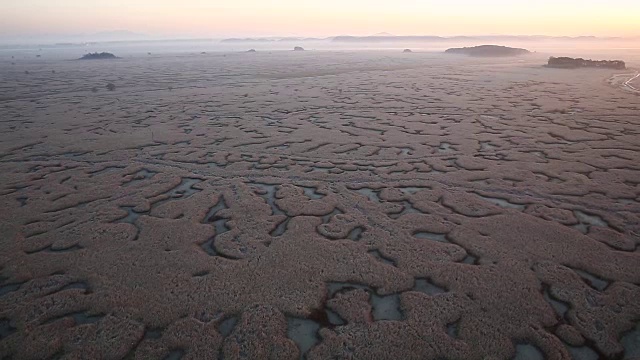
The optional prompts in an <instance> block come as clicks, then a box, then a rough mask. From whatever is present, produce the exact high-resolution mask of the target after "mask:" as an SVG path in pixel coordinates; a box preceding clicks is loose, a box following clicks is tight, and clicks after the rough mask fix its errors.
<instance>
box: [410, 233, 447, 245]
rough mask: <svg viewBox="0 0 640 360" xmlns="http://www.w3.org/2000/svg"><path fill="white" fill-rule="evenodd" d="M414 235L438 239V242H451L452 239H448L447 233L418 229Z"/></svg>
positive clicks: (421, 237)
mask: <svg viewBox="0 0 640 360" xmlns="http://www.w3.org/2000/svg"><path fill="white" fill-rule="evenodd" d="M413 236H414V237H416V238H418V239H429V240H433V241H438V242H444V243H450V241H449V240H447V235H446V234H439V233H432V232H428V231H418V232H416V233H413Z"/></svg>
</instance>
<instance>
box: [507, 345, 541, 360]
mask: <svg viewBox="0 0 640 360" xmlns="http://www.w3.org/2000/svg"><path fill="white" fill-rule="evenodd" d="M513 360H544V355H543V354H542V352H540V350H539V349H538V348H537V347H535V346H533V345H530V344H519V345H516V356H515V357H514V358H513Z"/></svg>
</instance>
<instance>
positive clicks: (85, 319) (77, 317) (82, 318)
mask: <svg viewBox="0 0 640 360" xmlns="http://www.w3.org/2000/svg"><path fill="white" fill-rule="evenodd" d="M67 316H71V317H73V320H74V321H75V322H76V324H78V325H82V324H94V323H97V322H98V321H100V319H102V318H103V317H104V315H102V314H98V315H88V314H87V313H86V312H80V313H73V314H69V315H67Z"/></svg>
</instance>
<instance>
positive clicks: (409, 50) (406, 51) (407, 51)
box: [403, 49, 413, 53]
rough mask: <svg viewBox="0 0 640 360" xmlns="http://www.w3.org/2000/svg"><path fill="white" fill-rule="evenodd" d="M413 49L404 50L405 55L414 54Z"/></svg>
mask: <svg viewBox="0 0 640 360" xmlns="http://www.w3.org/2000/svg"><path fill="white" fill-rule="evenodd" d="M412 52H413V51H411V49H404V51H403V53H412Z"/></svg>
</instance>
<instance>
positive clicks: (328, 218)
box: [322, 208, 344, 224]
mask: <svg viewBox="0 0 640 360" xmlns="http://www.w3.org/2000/svg"><path fill="white" fill-rule="evenodd" d="M339 214H344V212H342V210H340V209H338V208H335V209H333V211H332V212H330V213H328V214H327V215H324V216H322V223H323V224H328V223H329V221H331V218H332V217H334V216H336V215H339Z"/></svg>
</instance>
